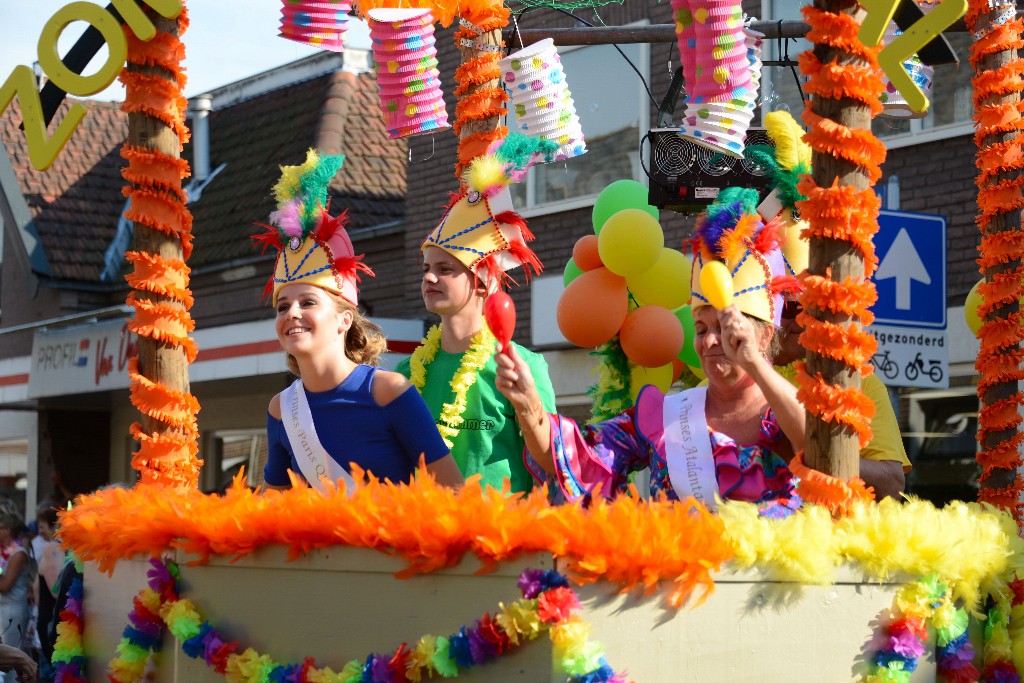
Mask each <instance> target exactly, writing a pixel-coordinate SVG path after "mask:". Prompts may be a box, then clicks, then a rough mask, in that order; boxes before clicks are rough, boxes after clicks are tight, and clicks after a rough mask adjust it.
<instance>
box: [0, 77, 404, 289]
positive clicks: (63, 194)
mask: <svg viewBox="0 0 1024 683" xmlns="http://www.w3.org/2000/svg"><path fill="white" fill-rule="evenodd" d="M83 104H85V105H86V106H87V107H88V108H89V110H90V111H89V114H88V115H87V116H86V117H85V120H84V121H83V123H82V125H81V126H80V128H79V129H78V130H77V131H76V132H75V134H74V135H72V137H71V140H70V141H69V142H68V145H67V147H66V148H65V150H64V151H63V152H62V153H61V154H60V155H59V156H58V157H57V160H56V161H55V162H54V164H53V166H52V167H51V168H50V170H49V171H47V172H45V173H43V172H39V171H35V170H33V169H32V168H31V166H30V164H29V159H28V149H27V146H26V143H25V137H24V134H23V133H22V132H21V131H20V130H19V129H18V126H19V125H20V123H21V116H20V112H19V110H18V109H17V107H16V106H14V105H13V104H12V106H10V107H8V109H7V110H6V111H5V112H4V113H3V115H2V116H0V137H2V139H3V143H4V145H5V146H6V148H7V152H8V155H9V156H10V158H11V162H12V164H13V166H14V170H15V173H16V174H17V176H18V179H19V181H20V183H21V189H22V192H23V193H24V194H25V197H26V201H27V202H28V205H29V207H30V208H31V211H32V215H33V218H34V219H35V226H36V230H37V231H38V232H39V236H40V239H41V241H42V244H43V248H44V250H45V253H46V257H47V259H48V261H49V263H50V266H51V268H52V273H51V276H52V277H54V278H57V279H64V280H75V281H84V282H97V281H99V276H100V273H101V272H102V270H103V267H104V261H103V258H104V252H105V251H106V249H107V247H108V246H109V244H110V242H111V240H112V239H113V237H114V235H115V233H116V230H117V221H118V217H119V216H120V213H121V211H122V209H123V208H124V198H123V196H122V195H121V188H122V187H123V185H124V180H123V179H122V178H121V175H120V169H121V167H122V166H124V165H125V162H124V160H123V159H121V157H120V147H121V144H122V143H123V142H124V140H125V139H126V138H127V134H128V131H127V126H128V124H127V120H128V119H127V116H126V115H125V114H123V113H121V111H120V109H119V105H118V104H116V103H99V102H91V101H87V102H83ZM68 106H69V105H68V104H67V103H65V104H64V105H63V106H62V108H61V111H60V112H59V113H58V116H61V115H63V113H64V112H65V111H67V108H68ZM58 120H59V119H58ZM208 121H209V136H210V167H211V169H216V168H217V167H218V166H220V165H221V164H227V165H226V167H225V168H224V170H222V171H221V172H220V173H219V174H218V175H217V176H216V177H215V178H213V179H212V181H211V182H210V183H209V184H208V185H207V186H206V187H205V188H204V189H203V192H202V195H201V197H200V199H199V200H198V201H196V202H194V203H192V204H190V205H189V208H190V209H191V211H192V215H193V232H194V235H195V242H194V251H193V253H192V258H191V259H190V261H189V265H190V266H192V267H196V266H203V265H211V264H217V263H223V262H227V261H231V260H234V259H238V258H246V257H250V256H254V255H256V254H257V253H258V252H257V251H254V248H253V245H252V242H251V241H250V240H249V235H251V234H252V233H254V232H256V231H257V230H258V228H256V227H255V226H254V225H253V224H254V223H256V222H260V221H265V220H266V219H267V215H268V214H269V213H270V211H272V210H273V208H274V203H273V197H272V194H271V188H272V187H273V185H274V183H276V182H277V180H278V178H279V176H280V169H279V167H280V166H281V165H293V164H300V163H302V161H303V160H304V159H305V155H306V150H307V149H309V148H310V147H315V148H317V149H319V150H320V151H321V152H323V153H330V154H337V153H341V154H344V155H345V166H344V167H343V168H342V170H341V171H340V172H339V173H338V176H337V177H336V178H335V180H334V182H333V183H332V185H331V195H332V197H331V210H332V213H339V212H340V211H341V210H342V209H344V208H348V209H349V215H350V222H349V228H350V229H357V228H361V227H371V226H376V225H381V224H385V223H391V222H394V221H399V220H401V219H402V218H403V216H404V208H403V204H402V201H403V198H404V196H405V187H406V186H405V178H406V173H405V169H406V158H405V155H406V144H405V142H404V141H401V140H396V141H391V140H388V138H387V133H386V131H385V127H384V120H383V116H382V115H381V112H380V107H379V105H378V98H377V85H376V79H375V78H374V77H373V75H372V74H368V73H363V74H354V73H351V72H346V71H340V70H339V71H335V72H333V73H329V74H326V75H323V76H318V77H316V78H311V79H309V80H306V81H303V82H299V83H295V84H293V85H290V86H287V87H283V88H280V89H277V90H273V91H270V92H267V93H264V94H262V95H259V96H257V97H254V98H252V99H249V100H245V101H242V102H239V103H237V104H234V105H231V106H227V107H224V108H222V109H217V110H215V111H212V112H210V115H209V118H208ZM182 156H183V157H184V158H186V159H188V160H189V161H190V162H191V149H190V148H189V146H187V145H186V148H185V150H184V152H183V154H182ZM186 182H188V180H186Z"/></svg>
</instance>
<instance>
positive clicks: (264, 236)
mask: <svg viewBox="0 0 1024 683" xmlns="http://www.w3.org/2000/svg"><path fill="white" fill-rule="evenodd" d="M255 225H258V226H260V227H261V228H266V232H258V233H256V234H255V235H249V239H251V240H252V241H253V242H255V243H256V244H257V245H260V246H262V247H263V249H262V251H261V253H263V254H266V253H267V248H268V247H273V248H274V249H275V250H277V251H281V250H282V249H284V243H283V242H281V233H280V232H279V231H278V229H277V228H275V227H274V226H273V225H267V224H266V223H256V224H255Z"/></svg>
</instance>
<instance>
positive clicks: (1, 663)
mask: <svg viewBox="0 0 1024 683" xmlns="http://www.w3.org/2000/svg"><path fill="white" fill-rule="evenodd" d="M0 671H5V672H7V673H10V674H13V675H14V678H13V679H12V680H16V681H18V683H36V681H37V680H38V679H37V678H36V675H37V672H38V668H37V667H36V663H35V662H34V661H32V658H31V657H29V656H28V655H27V654H25V653H24V652H22V651H21V650H19V649H18V648H16V647H11V646H10V645H0Z"/></svg>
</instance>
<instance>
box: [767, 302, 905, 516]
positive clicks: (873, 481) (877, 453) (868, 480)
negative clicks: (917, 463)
mask: <svg viewBox="0 0 1024 683" xmlns="http://www.w3.org/2000/svg"><path fill="white" fill-rule="evenodd" d="M799 311H800V305H799V304H798V303H797V302H796V301H787V302H786V304H785V306H784V307H783V309H782V324H781V329H782V330H783V332H784V334H783V335H781V336H782V351H781V352H780V353H779V354H777V355H776V356H775V365H776V367H777V368H778V369H779V372H780V373H781V374H782V375H783V376H784V377H786V378H787V379H789V381H790V382H792V383H793V384H796V373H795V372H794V371H793V370H792V368H793V363H794V362H795V361H798V360H803V359H804V356H805V355H806V354H807V350H806V349H805V348H804V347H803V346H801V345H800V334H801V333H802V332H803V331H804V330H803V328H802V327H801V326H800V324H799V323H797V321H796V315H797V313H799ZM861 389H862V390H863V391H864V394H865V395H866V396H867V397H868V398H870V399H871V402H872V403H874V404H875V417H874V418H872V420H871V431H872V436H871V441H870V442H868V444H867V445H866V446H864V448H862V449H861V450H860V478H861V479H863V480H864V483H865V484H867V485H868V486H873V487H874V489H875V497H876V498H878V499H879V500H881V499H882V498H884V497H886V496H889V497H892V498H899V497H900V494H901V493H903V490H904V488H905V487H906V477H905V475H906V473H907V472H909V471H910V467H911V465H910V460H909V459H908V458H907V452H906V450H905V449H904V448H903V438H902V437H901V436H900V427H899V423H898V422H897V420H896V412H895V411H894V410H893V408H892V403H891V402H890V401H889V392H888V390H887V389H886V387H885V385H884V384H883V383H882V380H880V379H879V378H878V375H876V374H874V373H872V374H870V375H868V376H867V377H864V378H863V379H862V380H861Z"/></svg>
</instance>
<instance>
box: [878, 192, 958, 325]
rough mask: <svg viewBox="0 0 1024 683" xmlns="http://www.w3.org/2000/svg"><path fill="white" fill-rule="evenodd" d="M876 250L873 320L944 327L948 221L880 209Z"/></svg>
mask: <svg viewBox="0 0 1024 683" xmlns="http://www.w3.org/2000/svg"><path fill="white" fill-rule="evenodd" d="M875 253H876V254H877V255H878V268H877V270H875V274H874V276H873V277H872V279H873V280H874V282H875V287H876V288H877V289H878V301H877V302H876V303H875V305H874V306H872V308H871V310H872V312H874V314H875V322H876V323H878V324H882V325H901V326H907V327H930V328H937V329H945V327H946V219H945V218H943V217H942V216H938V215H935V214H930V213H910V212H906V211H880V212H879V214H878V234H877V235H875Z"/></svg>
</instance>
